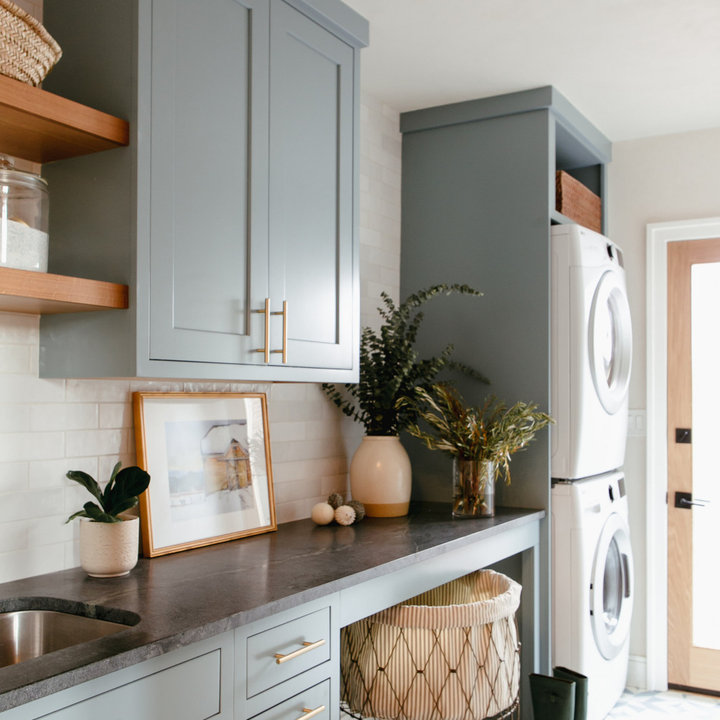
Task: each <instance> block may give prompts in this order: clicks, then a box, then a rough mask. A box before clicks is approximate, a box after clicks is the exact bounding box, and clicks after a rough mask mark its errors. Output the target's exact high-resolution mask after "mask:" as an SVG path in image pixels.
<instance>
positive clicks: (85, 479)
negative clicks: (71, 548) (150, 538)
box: [66, 462, 150, 577]
mask: <svg viewBox="0 0 720 720" xmlns="http://www.w3.org/2000/svg"><path fill="white" fill-rule="evenodd" d="M121 466H122V463H120V462H118V463H117V464H116V465H115V467H114V468H113V471H112V473H111V475H110V480H109V481H108V483H107V485H106V486H105V489H104V490H102V489H101V488H100V485H98V483H97V481H96V480H95V479H94V478H92V477H91V476H90V475H88V474H87V473H85V472H82V470H69V471H68V473H67V477H68V478H69V479H70V480H74V481H75V482H77V483H79V484H80V485H82V486H83V487H84V488H85V489H86V490H87V491H88V492H89V493H90V494H91V495H92V496H93V497H94V498H95V499H96V500H97V502H93V501H92V500H89V501H88V502H86V503H85V504H84V505H83V508H82V510H78V511H77V512H76V513H73V514H72V515H71V516H70V517H69V518H68V519H67V521H66V522H70V521H71V520H74V519H75V518H80V520H81V522H80V564H81V565H82V568H83V569H84V570H85V572H87V574H88V575H91V576H93V577H119V576H121V575H127V574H128V573H129V572H130V570H132V569H133V568H134V567H135V565H136V564H137V559H138V539H139V528H140V519H139V518H138V517H137V516H134V515H132V516H131V515H125V514H124V513H126V512H127V511H128V510H130V509H131V508H133V507H135V506H136V505H137V503H138V496H139V495H141V494H142V493H143V492H145V490H146V489H147V486H148V485H149V483H150V475H148V473H146V472H145V471H144V470H142V469H140V468H139V467H137V466H135V465H134V466H132V467H126V468H124V469H122V470H121V469H120V468H121Z"/></svg>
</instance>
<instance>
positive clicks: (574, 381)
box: [551, 225, 632, 480]
mask: <svg viewBox="0 0 720 720" xmlns="http://www.w3.org/2000/svg"><path fill="white" fill-rule="evenodd" d="M551 256H552V268H551V272H552V292H551V306H552V307H551V342H552V345H551V354H552V359H551V368H552V370H551V400H552V411H551V412H552V415H553V417H554V419H555V425H554V426H553V428H552V433H551V435H552V460H551V465H552V468H551V476H552V477H553V478H557V479H563V480H573V479H577V478H584V477H590V476H592V475H599V474H600V473H604V472H608V471H610V470H615V469H617V468H619V467H622V465H623V463H624V457H625V441H626V435H627V422H628V385H629V382H630V366H631V359H632V328H631V323H630V307H629V305H628V300H627V294H626V287H625V270H624V267H623V255H622V251H621V250H620V248H619V247H618V246H617V245H616V244H615V243H613V242H612V241H611V240H609V239H608V238H606V237H604V236H603V235H600V234H599V233H596V232H593V231H592V230H588V229H586V228H584V227H582V226H580V225H554V226H553V227H552V230H551Z"/></svg>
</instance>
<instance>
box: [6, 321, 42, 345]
mask: <svg viewBox="0 0 720 720" xmlns="http://www.w3.org/2000/svg"><path fill="white" fill-rule="evenodd" d="M39 328H40V317H39V316H38V315H19V314H16V313H0V344H2V345H17V344H27V345H35V346H36V347H37V345H38V343H39V340H38V329H39Z"/></svg>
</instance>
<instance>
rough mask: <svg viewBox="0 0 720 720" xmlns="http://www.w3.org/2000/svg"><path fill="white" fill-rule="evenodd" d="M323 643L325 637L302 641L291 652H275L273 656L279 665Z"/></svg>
mask: <svg viewBox="0 0 720 720" xmlns="http://www.w3.org/2000/svg"><path fill="white" fill-rule="evenodd" d="M324 644H325V639H324V638H321V639H320V640H316V641H315V642H304V643H303V644H302V647H300V648H298V649H297V650H294V651H293V652H291V653H288V654H287V655H283V654H282V653H275V655H273V657H274V658H275V662H276V663H277V664H278V665H281V664H282V663H284V662H287V661H288V660H292V659H294V658H296V657H300V655H304V654H305V653H307V652H310V651H311V650H315V648H319V647H321V646H322V645H324Z"/></svg>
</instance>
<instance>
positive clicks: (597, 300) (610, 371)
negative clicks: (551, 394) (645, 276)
mask: <svg viewBox="0 0 720 720" xmlns="http://www.w3.org/2000/svg"><path fill="white" fill-rule="evenodd" d="M588 342H589V345H590V347H589V357H590V373H591V375H592V379H593V384H594V385H595V392H596V393H597V395H598V398H599V399H600V402H601V403H602V406H603V407H604V408H605V410H606V412H608V413H610V414H611V415H612V414H614V413H616V412H617V411H618V410H619V409H620V408H621V407H623V405H624V403H625V400H626V398H627V391H628V384H629V382H630V364H631V358H632V327H631V323H630V306H629V305H628V300H627V295H626V293H625V286H624V282H623V280H622V276H621V275H619V274H618V273H617V272H615V271H613V270H608V271H607V272H606V273H605V274H604V275H603V276H602V277H601V278H600V282H599V283H598V285H597V288H596V289H595V295H594V296H593V301H592V306H591V308H590V321H589V324H588Z"/></svg>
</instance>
